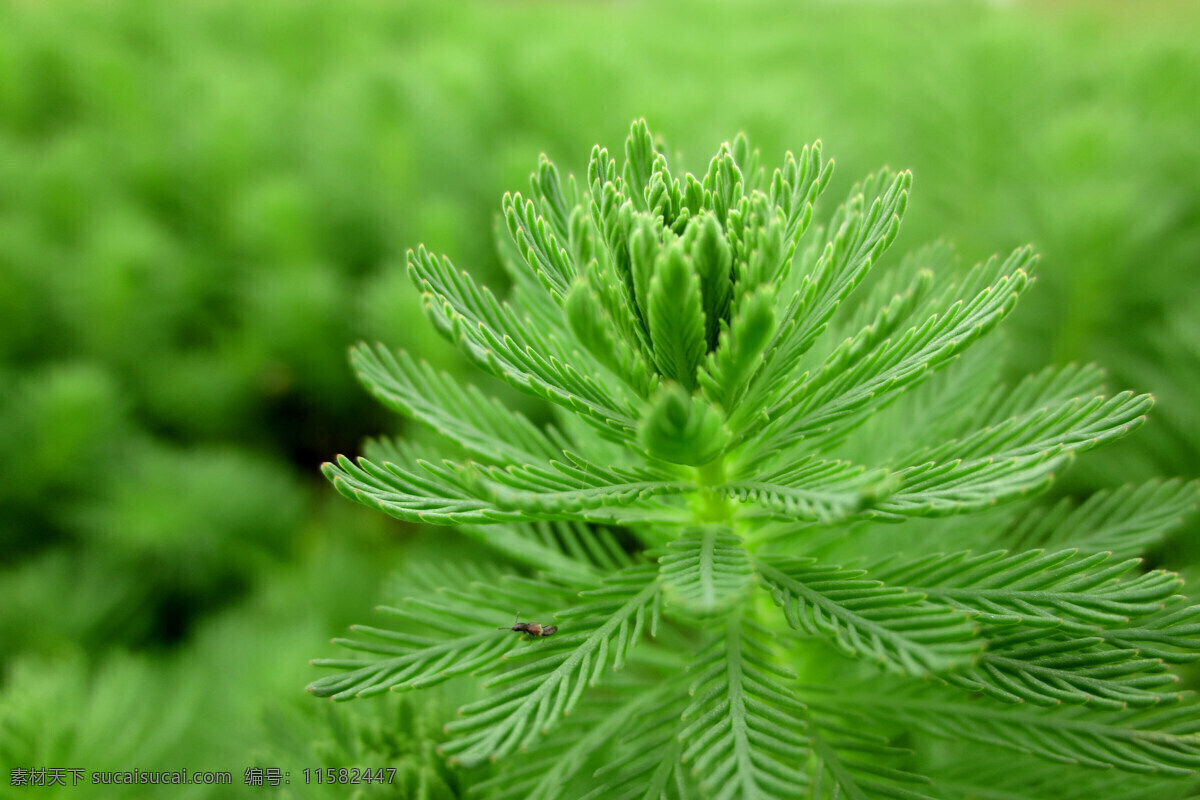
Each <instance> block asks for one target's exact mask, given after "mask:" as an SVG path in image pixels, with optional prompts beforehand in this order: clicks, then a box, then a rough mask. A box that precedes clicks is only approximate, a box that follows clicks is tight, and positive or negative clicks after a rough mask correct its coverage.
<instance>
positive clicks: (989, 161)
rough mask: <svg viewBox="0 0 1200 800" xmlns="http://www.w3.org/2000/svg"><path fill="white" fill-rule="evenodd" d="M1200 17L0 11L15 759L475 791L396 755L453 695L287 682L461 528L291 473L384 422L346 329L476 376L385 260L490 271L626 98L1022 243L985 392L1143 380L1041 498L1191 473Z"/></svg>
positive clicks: (456, 8) (665, 129)
mask: <svg viewBox="0 0 1200 800" xmlns="http://www.w3.org/2000/svg"><path fill="white" fill-rule="evenodd" d="M1198 34H1200V13H1198V12H1197V11H1196V7H1195V6H1194V4H1191V3H1188V2H1183V1H1182V0H1180V1H1178V2H1152V3H1143V4H1138V8H1137V10H1136V11H1132V10H1128V9H1127V8H1126V6H1125V4H1120V3H1078V4H1076V3H1063V2H1060V3H1036V4H1035V3H1029V4H1015V5H1010V6H1005V7H1003V8H998V7H994V6H991V5H987V4H974V3H955V4H950V3H944V4H938V3H893V4H886V5H884V4H873V3H872V4H862V3H822V4H810V5H805V4H795V3H786V4H785V3H776V2H768V1H767V0H761V1H756V2H750V3H746V4H744V5H737V6H734V5H731V4H718V3H712V4H705V5H702V6H698V5H697V4H694V3H689V4H687V5H683V4H680V3H651V2H623V3H609V2H604V3H589V4H553V3H542V2H535V3H521V4H509V3H484V2H474V3H466V4H461V5H460V4H444V3H403V4H395V3H376V2H368V1H367V0H356V2H351V3H334V2H307V3H285V2H282V1H281V0H268V2H262V3H256V4H253V5H245V4H234V3H230V2H217V3H211V2H198V1H196V2H192V1H190V0H188V1H185V2H181V3H176V4H171V5H170V6H166V5H151V4H142V3H136V2H133V0H117V1H116V2H110V3H103V4H93V3H88V2H84V1H83V0H64V1H63V2H54V3H20V2H7V3H0V321H2V323H3V324H2V325H0V379H2V380H3V384H2V385H3V387H4V390H3V391H2V392H0V472H3V477H2V478H0V554H2V555H0V669H2V673H0V674H2V675H3V678H2V682H0V765H2V766H5V767H8V766H9V765H29V766H38V765H45V766H64V767H67V766H82V767H85V768H87V769H101V768H105V767H109V768H118V767H139V768H163V769H167V768H170V769H176V768H180V767H184V766H186V767H188V768H190V769H193V770H194V769H203V768H208V769H231V770H233V771H234V773H235V780H240V773H241V770H242V769H243V768H244V767H246V766H252V765H259V766H283V767H285V768H291V769H293V770H298V769H303V767H304V766H315V765H316V764H323V765H330V764H334V765H336V764H344V765H345V766H366V765H371V766H381V765H384V764H390V763H394V764H397V765H402V769H405V770H407V772H406V773H405V774H406V775H408V776H409V777H408V778H407V779H408V780H411V781H413V783H412V784H411V785H412V786H414V787H416V786H424V787H426V788H427V790H428V791H429V792H430V793H431V796H439V794H438V793H439V792H440V793H441V796H453V795H454V794H455V793H456V792H458V791H459V790H460V789H461V788H462V786H463V784H464V782H469V781H470V780H472V778H471V776H470V775H466V776H463V775H451V774H446V773H443V772H439V771H437V770H432V768H431V767H430V760H429V759H427V758H425V757H424V753H423V751H422V750H421V748H422V747H424V746H426V744H427V743H425V742H424V740H423V737H422V736H414V735H409V734H411V732H413V731H421V730H424V729H426V728H428V727H429V726H430V725H432V724H433V721H440V720H441V719H443V718H444V717H445V716H446V715H445V714H444V713H434V712H429V713H426V712H425V711H424V710H418V709H414V708H413V707H411V706H408V705H404V704H401V703H398V702H394V701H386V702H385V704H382V705H376V706H366V704H364V706H366V707H363V708H354V709H349V708H340V707H339V708H337V709H329V708H327V707H325V705H323V704H319V703H317V702H316V701H313V700H311V699H310V698H308V697H306V696H304V695H303V693H302V692H301V687H303V685H304V684H305V683H306V682H308V680H310V679H311V678H312V677H313V675H312V670H311V668H309V667H308V666H307V664H306V663H305V662H306V659H307V658H308V657H310V656H311V655H313V642H315V641H318V640H319V639H320V638H321V637H329V636H333V635H338V634H339V633H340V632H341V631H342V630H343V629H344V625H345V624H346V623H347V622H349V621H350V620H351V619H352V618H354V617H355V616H356V615H358V614H359V613H360V611H361V610H362V609H363V608H365V607H367V606H370V605H373V604H375V603H376V602H379V601H380V599H381V598H383V599H386V596H387V595H388V593H389V592H394V593H398V592H399V591H400V590H398V589H395V590H393V589H391V588H389V587H390V586H391V585H392V583H391V582H392V581H396V580H399V579H397V578H394V577H393V578H389V577H388V576H389V574H390V573H391V570H392V568H393V567H396V566H401V565H402V564H403V562H404V561H405V560H406V558H407V556H409V555H411V554H412V553H414V552H416V551H417V550H420V549H422V548H427V547H435V548H438V549H439V552H442V551H444V548H446V547H447V546H448V545H447V544H446V541H447V539H446V538H444V537H443V536H441V535H438V536H437V538H436V541H431V540H430V537H429V535H428V534H427V533H425V532H422V531H419V530H417V529H415V528H411V527H406V526H402V525H399V524H389V523H386V522H384V521H383V520H380V519H376V515H373V514H370V513H368V512H365V511H361V510H360V509H356V508H352V507H347V506H348V504H346V503H343V502H340V501H338V500H337V498H333V497H331V494H332V489H331V488H330V487H328V486H327V485H326V484H324V482H323V481H322V480H321V479H320V478H319V476H318V475H317V472H316V465H317V464H318V463H319V462H320V461H321V460H324V459H326V458H329V457H331V456H332V455H334V454H335V453H337V452H347V453H350V452H357V450H358V441H359V439H360V438H361V437H362V436H364V435H366V434H368V433H378V432H381V431H384V430H385V429H386V428H387V426H388V425H392V424H395V422H394V418H393V417H392V416H390V415H387V414H385V413H384V412H383V411H382V410H381V409H380V408H379V407H378V406H377V405H376V404H375V403H374V402H373V401H372V400H371V399H370V398H369V397H367V395H366V394H365V393H364V392H362V391H361V390H360V389H359V387H358V386H357V385H356V384H355V383H354V380H353V378H352V375H351V371H350V369H349V367H348V366H347V364H346V360H345V354H346V347H347V345H348V344H350V343H351V342H353V341H355V340H357V339H359V338H366V339H371V340H375V339H379V340H383V341H385V342H387V343H388V344H389V345H393V346H404V347H406V348H408V349H409V350H411V351H414V352H417V353H420V354H422V355H423V356H424V357H425V358H427V359H430V360H432V361H434V362H435V363H438V364H439V366H441V367H443V368H447V369H451V370H457V369H459V368H460V365H459V362H458V361H457V356H456V355H455V354H453V353H452V352H451V351H450V350H449V348H447V347H446V346H445V345H443V344H442V343H441V342H440V341H439V340H436V339H435V334H434V332H433V330H432V328H431V327H430V326H428V325H427V324H426V323H425V321H424V320H423V319H422V318H420V315H419V311H418V310H417V309H418V302H417V298H416V297H415V293H414V292H413V290H412V289H411V288H410V286H409V283H408V280H407V278H406V277H405V275H404V274H403V269H401V268H400V266H399V263H400V261H401V259H402V255H403V252H404V250H405V249H406V248H407V247H409V246H412V245H415V244H417V243H418V242H424V243H425V244H426V245H428V247H429V249H430V250H431V251H433V252H437V253H443V252H444V253H447V254H448V255H449V256H450V257H451V258H452V259H453V260H454V262H455V263H456V264H457V265H459V266H462V267H468V268H470V269H471V270H472V272H473V273H474V274H475V276H476V277H477V279H478V280H479V281H480V282H483V283H488V284H489V285H492V286H500V285H502V284H503V279H502V278H501V273H500V270H499V267H498V259H497V257H496V255H495V253H494V250H493V246H492V239H491V226H492V224H493V220H494V216H495V214H496V211H497V209H498V207H499V205H498V200H499V198H500V196H501V195H502V193H503V192H504V191H505V190H508V189H512V188H517V187H522V186H524V185H525V182H526V179H527V176H528V173H529V172H530V171H531V170H532V169H533V167H534V166H535V158H536V154H537V153H538V152H540V151H545V152H547V153H548V154H550V156H551V157H552V158H554V159H555V161H556V162H557V163H558V164H559V166H560V167H561V168H563V169H565V170H567V171H573V172H576V173H579V172H581V171H582V170H583V169H584V167H585V164H584V163H583V162H582V154H585V153H587V152H588V151H589V149H590V146H591V145H592V144H593V143H594V142H596V141H600V142H603V143H605V144H608V145H609V146H610V147H612V146H618V145H619V143H620V142H621V141H622V140H623V138H624V133H625V130H626V126H627V125H628V121H629V120H630V119H632V118H635V117H639V116H646V117H647V118H648V119H649V121H650V123H651V125H652V127H653V128H654V129H655V130H656V131H657V132H660V133H662V134H663V135H664V136H665V137H666V138H667V140H668V141H669V142H670V144H671V146H672V147H673V148H676V149H678V151H679V153H680V156H681V158H682V162H683V164H684V166H686V167H687V168H690V169H692V170H693V171H695V170H698V169H702V168H703V163H702V161H703V160H704V159H705V158H706V157H707V155H708V154H711V152H712V151H713V149H714V146H715V144H716V143H717V142H720V141H722V140H725V139H729V138H730V137H732V135H733V134H734V133H735V132H736V131H737V130H740V129H744V130H746V131H748V132H749V133H750V134H751V136H752V138H753V141H754V144H755V146H756V147H759V148H761V149H762V151H763V153H764V155H768V156H769V157H770V158H769V160H771V161H772V162H773V161H774V160H775V159H776V158H777V157H778V154H780V153H782V151H783V150H785V149H787V148H792V149H797V148H799V147H800V146H801V145H803V144H804V143H806V142H808V141H811V140H812V139H814V138H817V137H821V138H822V139H823V140H824V141H825V142H826V144H827V145H828V146H829V148H830V151H831V152H833V153H835V154H836V156H837V158H838V169H837V172H836V174H835V178H834V186H833V187H831V189H830V192H831V194H832V195H833V196H838V195H841V194H843V193H844V192H845V190H846V189H847V188H848V185H849V182H850V181H851V180H852V179H853V178H854V177H857V176H860V175H862V174H865V173H866V172H868V171H871V170H873V169H875V168H877V167H878V166H880V165H882V164H884V163H887V164H891V165H892V166H895V167H904V168H910V169H912V170H913V172H914V174H915V184H914V188H913V191H914V192H916V197H918V198H919V200H920V202H917V203H915V204H913V205H912V210H911V213H910V214H909V215H908V217H907V219H906V221H905V227H904V230H903V231H902V233H901V235H900V238H901V240H902V241H901V242H900V243H899V244H898V245H897V250H898V251H899V252H903V251H904V250H907V249H911V248H912V247H914V246H916V245H919V244H921V243H924V242H926V241H928V240H931V239H934V238H937V237H939V236H944V237H945V238H947V239H949V240H951V241H954V242H955V244H956V245H957V247H958V249H959V251H960V252H961V253H962V254H963V256H964V259H965V260H967V261H975V260H979V259H980V258H981V257H983V256H985V255H987V254H990V253H992V252H996V251H1006V250H1008V249H1011V248H1012V247H1013V246H1015V245H1018V244H1021V243H1024V242H1026V241H1031V240H1032V241H1033V242H1035V244H1036V245H1037V247H1038V249H1039V251H1040V252H1041V253H1042V261H1041V264H1040V266H1039V279H1038V280H1039V285H1038V286H1037V287H1036V289H1035V290H1034V291H1032V292H1030V293H1029V294H1028V295H1027V297H1026V301H1025V302H1024V303H1023V305H1022V307H1021V308H1020V310H1019V311H1018V312H1017V313H1016V314H1015V315H1014V318H1013V320H1012V321H1011V322H1010V323H1009V325H1008V326H1007V327H1008V328H1009V333H1010V335H1012V337H1013V338H1012V345H1011V348H1010V352H1009V353H1008V364H1009V365H1010V369H1011V372H1012V373H1013V374H1020V373H1022V372H1025V371H1029V370H1032V369H1036V368H1037V367H1040V366H1041V365H1043V364H1045V363H1056V364H1065V363H1068V362H1070V361H1075V360H1079V361H1091V360H1096V361H1098V362H1100V363H1102V364H1104V365H1105V366H1106V367H1108V368H1110V370H1111V372H1112V373H1113V383H1114V384H1115V385H1120V386H1129V387H1132V388H1135V389H1138V390H1145V391H1153V392H1154V393H1155V394H1156V395H1157V397H1158V401H1159V402H1158V405H1157V407H1156V408H1155V411H1154V413H1153V415H1152V417H1151V422H1150V423H1149V424H1148V425H1146V426H1145V427H1144V428H1143V429H1142V430H1141V431H1139V432H1138V433H1137V434H1136V435H1134V436H1132V437H1130V438H1129V439H1127V440H1125V441H1123V442H1122V443H1121V444H1120V445H1117V446H1115V447H1113V448H1110V449H1108V450H1105V451H1102V452H1101V453H1098V454H1096V455H1090V456H1088V457H1086V458H1083V459H1081V460H1080V463H1079V464H1077V465H1076V466H1075V467H1074V468H1073V470H1072V471H1071V472H1070V473H1069V475H1068V476H1067V480H1066V481H1065V482H1064V485H1062V486H1060V488H1059V489H1058V491H1059V493H1060V494H1061V493H1064V492H1065V493H1073V494H1078V495H1086V494H1088V493H1090V492H1091V491H1093V490H1094V489H1095V488H1098V487H1100V486H1105V485H1112V484H1117V483H1126V482H1129V481H1133V480H1139V479H1143V478H1148V477H1151V476H1154V475H1182V476H1187V477H1193V476H1196V475H1197V474H1200V457H1198V456H1197V453H1198V452H1200V422H1197V419H1196V415H1195V414H1194V410H1193V409H1194V406H1193V400H1192V398H1194V397H1195V396H1196V393H1197V392H1198V391H1200V377H1198V376H1200V345H1198V344H1197V342H1200V283H1198V282H1197V281H1196V280H1195V277H1196V275H1197V265H1198V264H1200V147H1197V146H1196V144H1195V143H1194V139H1195V131H1197V130H1200V106H1197V104H1196V103H1195V97H1196V96H1197V94H1198V93H1200V55H1197V50H1196V48H1195V41H1196V37H1197V35H1198ZM472 379H473V380H474V379H475V378H472ZM506 400H508V401H511V402H516V403H525V404H526V410H527V411H528V412H529V413H530V414H532V415H534V416H535V417H536V415H537V414H538V413H539V410H538V409H537V408H536V407H531V406H529V405H528V401H527V400H525V399H524V398H513V397H506ZM412 433H414V434H415V435H420V434H419V433H418V432H416V431H413V432H412ZM1049 501H1050V499H1048V500H1047V502H1049ZM1195 529H1196V526H1195V522H1193V523H1192V524H1191V527H1190V528H1189V529H1186V530H1184V531H1183V532H1182V534H1181V535H1180V536H1178V537H1177V539H1176V540H1175V541H1174V542H1172V543H1169V544H1168V545H1167V546H1168V547H1169V548H1171V549H1172V550H1173V551H1174V552H1173V553H1172V554H1171V557H1170V559H1168V561H1169V563H1171V564H1172V565H1173V566H1179V565H1186V568H1185V570H1184V571H1185V573H1190V574H1189V575H1188V577H1190V578H1192V579H1194V578H1195V577H1197V576H1196V572H1197V569H1196V566H1197V565H1200V554H1198V553H1196V552H1194V551H1192V550H1191V549H1189V546H1188V545H1187V544H1186V541H1187V540H1188V539H1189V538H1190V536H1189V534H1192V533H1195ZM471 557H472V554H471V551H469V550H464V552H463V553H462V558H463V559H468V560H469V559H470V558H471ZM502 622H504V620H500V621H498V623H497V624H500V623H502ZM330 652H333V650H332V648H331V650H330ZM451 700H453V701H455V702H458V701H460V700H461V699H460V698H450V699H448V707H452V705H453V703H451V702H450V701H451ZM386 703H390V705H387V704H386ZM423 726H424V727H423ZM118 729H119V730H120V731H122V735H121V736H119V737H115V736H113V735H112V732H113V731H114V730H118ZM406 731H407V732H409V734H406V733H405V732H406ZM431 770H432V771H431ZM0 782H3V783H5V784H6V783H7V775H5V776H3V778H2V779H0ZM414 791H415V790H414ZM47 794H49V793H47ZM64 794H65V792H64ZM171 796H180V795H178V794H172V795H171ZM188 796H195V797H205V796H221V795H219V794H216V793H211V792H210V790H206V789H204V788H203V787H195V791H194V792H193V794H191V795H188ZM298 796H300V795H298ZM331 796H342V795H341V794H337V793H334V794H332V795H331Z"/></svg>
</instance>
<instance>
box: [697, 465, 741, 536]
mask: <svg viewBox="0 0 1200 800" xmlns="http://www.w3.org/2000/svg"><path fill="white" fill-rule="evenodd" d="M696 482H697V483H699V484H700V496H699V503H698V504H697V505H696V506H695V508H694V512H695V514H696V521H697V522H700V523H706V524H712V523H717V524H726V525H728V524H731V523H732V522H733V502H732V501H730V500H729V499H728V498H725V497H722V496H721V495H720V494H719V493H718V492H716V491H712V490H714V489H717V488H718V487H720V486H722V485H724V483H725V459H724V457H721V458H718V459H716V460H715V461H710V462H708V463H707V464H703V465H701V466H699V467H696Z"/></svg>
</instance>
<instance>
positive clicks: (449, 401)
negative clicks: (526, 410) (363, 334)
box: [350, 344, 566, 461]
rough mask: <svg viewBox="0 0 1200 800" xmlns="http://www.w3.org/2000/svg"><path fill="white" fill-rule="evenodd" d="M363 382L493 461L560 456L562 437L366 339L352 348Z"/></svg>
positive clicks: (392, 404)
mask: <svg viewBox="0 0 1200 800" xmlns="http://www.w3.org/2000/svg"><path fill="white" fill-rule="evenodd" d="M350 362H351V364H352V365H353V366H354V369H355V371H356V373H357V374H358V378H359V380H360V381H362V383H363V385H365V386H366V387H367V389H368V390H369V391H370V392H371V394H372V395H374V396H375V397H376V398H377V399H379V400H380V401H381V402H382V403H383V404H384V405H386V406H387V407H388V408H391V409H393V410H394V411H398V412H400V413H401V414H404V415H406V416H409V417H412V418H413V419H415V420H417V421H418V422H420V423H422V424H424V425H426V426H428V427H430V428H432V429H433V430H435V431H437V432H438V433H440V434H442V435H444V436H446V437H448V438H450V439H453V440H454V441H455V442H458V444H460V445H462V447H463V448H464V449H466V450H467V451H468V452H470V453H472V454H474V455H477V456H480V457H482V458H486V459H489V460H493V461H528V460H544V459H549V458H554V457H556V456H558V457H561V455H562V451H563V447H564V446H565V445H566V442H565V441H564V440H563V438H562V435H561V434H560V433H558V431H556V430H554V429H553V428H549V429H546V430H542V429H541V428H538V427H537V426H535V425H534V424H533V423H531V422H530V421H529V420H528V419H526V418H525V417H524V416H522V415H521V414H519V413H517V412H515V411H511V410H509V409H508V408H507V407H506V406H505V405H504V404H503V403H501V402H500V401H498V400H496V399H495V398H490V397H487V396H485V395H484V394H483V393H482V392H480V391H479V390H478V389H476V388H475V387H473V386H466V387H463V386H462V385H460V384H459V383H458V381H456V380H454V379H453V378H451V377H450V376H449V375H447V374H446V373H444V372H438V371H437V370H435V369H433V367H431V366H429V365H428V364H426V363H425V362H420V363H417V362H416V361H414V360H413V358H412V356H410V355H409V354H408V353H405V352H404V351H400V352H397V353H392V352H391V351H389V350H388V349H387V348H385V347H384V346H383V345H377V346H375V347H374V348H372V347H369V346H367V345H365V344H362V345H359V346H358V347H355V348H354V349H353V350H351V352H350Z"/></svg>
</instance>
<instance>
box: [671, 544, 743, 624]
mask: <svg viewBox="0 0 1200 800" xmlns="http://www.w3.org/2000/svg"><path fill="white" fill-rule="evenodd" d="M658 565H659V579H660V580H661V581H662V582H663V586H664V588H665V590H666V592H667V597H668V599H669V600H670V601H671V603H672V605H676V604H678V605H679V606H682V608H683V609H685V610H686V611H689V612H695V613H698V614H710V613H712V612H715V611H719V610H721V609H724V608H727V607H728V606H730V605H731V604H733V603H736V602H739V601H741V600H743V599H744V595H745V593H746V589H747V588H748V587H749V586H750V581H751V579H752V578H753V577H754V570H753V568H752V567H751V566H750V555H749V553H747V552H746V548H745V546H744V545H743V544H742V540H741V539H739V538H738V537H737V536H736V535H734V533H733V532H732V531H731V530H730V529H729V528H728V527H725V526H721V525H705V526H701V527H697V528H690V529H686V530H684V532H683V533H682V534H680V536H679V538H678V539H676V540H674V541H672V542H671V543H670V544H669V545H668V549H667V551H666V552H665V553H663V554H662V555H660V556H659V558H658Z"/></svg>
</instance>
